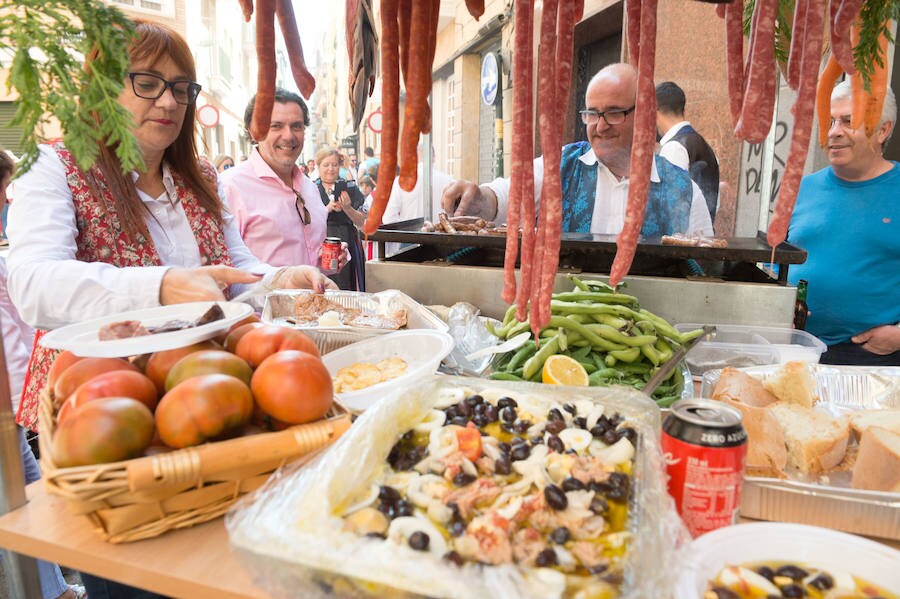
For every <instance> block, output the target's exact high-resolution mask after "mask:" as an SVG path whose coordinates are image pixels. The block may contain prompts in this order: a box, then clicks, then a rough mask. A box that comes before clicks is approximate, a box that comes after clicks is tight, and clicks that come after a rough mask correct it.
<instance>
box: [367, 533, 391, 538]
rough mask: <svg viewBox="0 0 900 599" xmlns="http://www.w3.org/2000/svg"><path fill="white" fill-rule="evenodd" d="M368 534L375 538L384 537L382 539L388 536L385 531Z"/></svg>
mask: <svg viewBox="0 0 900 599" xmlns="http://www.w3.org/2000/svg"><path fill="white" fill-rule="evenodd" d="M366 536H367V537H372V538H373V539H382V540H383V539H386V538H387V535H385V534H384V533H383V532H367V533H366Z"/></svg>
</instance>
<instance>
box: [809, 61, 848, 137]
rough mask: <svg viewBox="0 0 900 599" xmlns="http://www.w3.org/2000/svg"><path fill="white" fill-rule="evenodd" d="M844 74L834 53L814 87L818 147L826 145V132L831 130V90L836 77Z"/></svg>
mask: <svg viewBox="0 0 900 599" xmlns="http://www.w3.org/2000/svg"><path fill="white" fill-rule="evenodd" d="M843 72H844V69H842V68H841V65H840V64H839V63H838V61H837V58H835V56H834V52H832V53H831V56H829V57H828V63H827V64H826V65H825V69H824V70H823V71H822V74H821V75H819V84H818V85H817V86H816V118H817V120H818V121H819V145H820V146H822V147H823V148H824V147H825V144H827V143H828V130H829V129H831V90H832V89H834V84H835V83H837V80H838V77H840V76H841V74H842V73H843Z"/></svg>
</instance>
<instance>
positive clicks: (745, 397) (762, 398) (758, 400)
mask: <svg viewBox="0 0 900 599" xmlns="http://www.w3.org/2000/svg"><path fill="white" fill-rule="evenodd" d="M712 398H713V399H717V400H719V401H723V400H726V399H728V400H731V401H736V402H739V403H743V404H746V405H748V406H753V407H757V408H763V407H765V406H767V405H769V404H773V403H775V402H776V401H778V398H777V397H775V396H774V395H772V394H771V393H769V392H768V391H766V389H765V387H763V384H762V383H761V382H760V381H758V380H757V379H755V378H753V377H752V376H750V375H749V374H747V373H746V372H741V371H740V370H736V369H734V368H723V369H722V374H721V375H720V376H719V382H717V383H716V386H715V387H714V388H713V393H712Z"/></svg>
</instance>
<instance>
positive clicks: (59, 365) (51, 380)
mask: <svg viewBox="0 0 900 599" xmlns="http://www.w3.org/2000/svg"><path fill="white" fill-rule="evenodd" d="M80 360H84V358H82V357H81V356H76V355H75V354H73V353H72V352H70V351H69V350H66V351H64V352H62V353H61V354H59V355H58V356H56V359H55V360H53V364H52V365H51V366H50V373H49V374H48V375H47V385H48V386H49V387H50V388H51V389H52V388H53V386H54V385H56V381H58V380H59V377H60V375H62V373H63V372H65V370H66V369H67V368H68V367H69V366H71V365H72V364H74V363H75V362H78V361H80Z"/></svg>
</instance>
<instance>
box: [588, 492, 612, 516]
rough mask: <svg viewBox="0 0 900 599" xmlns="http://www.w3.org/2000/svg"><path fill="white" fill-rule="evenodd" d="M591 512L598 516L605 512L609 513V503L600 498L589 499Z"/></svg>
mask: <svg viewBox="0 0 900 599" xmlns="http://www.w3.org/2000/svg"><path fill="white" fill-rule="evenodd" d="M590 509H591V511H592V512H594V513H595V514H597V515H598V516H602V515H603V514H605V513H606V512H608V511H609V503H607V501H606V500H605V499H603V498H602V497H597V496H594V498H593V499H591V508H590Z"/></svg>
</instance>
